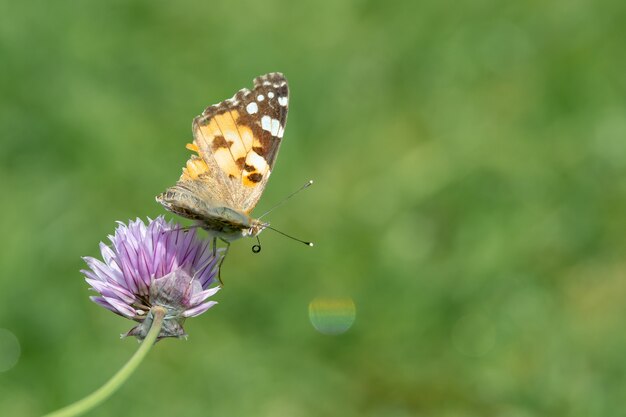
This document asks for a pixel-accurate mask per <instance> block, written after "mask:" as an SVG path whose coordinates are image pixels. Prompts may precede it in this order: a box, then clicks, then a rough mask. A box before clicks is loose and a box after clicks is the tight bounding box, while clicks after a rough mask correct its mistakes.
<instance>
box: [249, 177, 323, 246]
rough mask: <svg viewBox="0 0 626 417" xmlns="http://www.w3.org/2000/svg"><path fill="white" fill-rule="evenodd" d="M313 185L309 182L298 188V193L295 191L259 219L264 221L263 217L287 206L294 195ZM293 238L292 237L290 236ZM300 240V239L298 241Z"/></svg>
mask: <svg viewBox="0 0 626 417" xmlns="http://www.w3.org/2000/svg"><path fill="white" fill-rule="evenodd" d="M312 184H313V180H309V181H307V182H306V184H304V185H303V186H302V187H300V188H298V189H297V190H296V191H294V192H293V193H291V194H289V195H288V196H287V197H285V198H283V200H282V201H280V202H279V203H278V204H276V205H274V207H272V208H271V209H269V210H268V211H266V212H265V213H263V214H261V215H260V216H259V217H258V219H262V218H263V217H265V216H266V215H268V214H270V213H271V212H272V211H274V209H277V208H278V207H280V206H282V205H283V204H285V202H286V201H287V200H289V199H290V198H291V197H293V196H294V195H296V194H298V193H299V192H300V191H302V190H304V189H305V188H308V187H310V186H311V185H312ZM277 231H278V230H277ZM290 237H291V236H290ZM296 240H298V239H296Z"/></svg>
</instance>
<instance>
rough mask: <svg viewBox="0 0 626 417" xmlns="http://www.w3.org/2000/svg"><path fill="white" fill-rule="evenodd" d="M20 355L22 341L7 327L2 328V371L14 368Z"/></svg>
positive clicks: (0, 366)
mask: <svg viewBox="0 0 626 417" xmlns="http://www.w3.org/2000/svg"><path fill="white" fill-rule="evenodd" d="M19 357H20V342H19V341H18V340H17V337H15V335H14V334H13V333H11V332H10V331H8V330H7V329H0V372H5V371H8V370H9V369H11V368H13V367H14V366H15V364H16V363H17V360H18V359H19Z"/></svg>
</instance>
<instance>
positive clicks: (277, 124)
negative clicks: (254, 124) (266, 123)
mask: <svg viewBox="0 0 626 417" xmlns="http://www.w3.org/2000/svg"><path fill="white" fill-rule="evenodd" d="M278 129H280V122H279V121H278V120H276V119H272V131H271V133H272V136H278Z"/></svg>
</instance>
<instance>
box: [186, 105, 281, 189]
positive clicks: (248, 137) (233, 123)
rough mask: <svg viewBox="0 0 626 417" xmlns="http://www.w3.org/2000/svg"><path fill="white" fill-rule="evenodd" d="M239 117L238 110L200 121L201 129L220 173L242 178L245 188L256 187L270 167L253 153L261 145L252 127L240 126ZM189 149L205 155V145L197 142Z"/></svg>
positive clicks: (199, 126)
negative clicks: (203, 146)
mask: <svg viewBox="0 0 626 417" xmlns="http://www.w3.org/2000/svg"><path fill="white" fill-rule="evenodd" d="M239 117H240V115H239V112H238V111H237V110H230V111H226V112H224V113H222V114H217V115H215V116H213V117H212V118H210V119H207V120H201V121H200V123H199V124H198V130H199V133H200V135H201V137H202V138H203V140H204V141H205V142H206V145H207V147H208V148H209V149H210V151H211V152H210V153H211V154H212V157H213V158H214V159H215V162H216V163H217V166H218V167H219V168H220V170H222V172H224V173H225V174H226V175H227V176H228V177H229V178H241V183H242V184H243V185H244V186H246V187H255V186H256V185H258V184H259V183H260V182H261V180H262V179H263V177H264V176H265V174H266V173H267V172H268V170H269V165H268V164H267V162H266V161H265V159H264V158H263V157H261V156H260V155H259V154H258V153H257V152H256V151H255V150H253V149H254V148H256V149H260V148H261V147H262V145H261V142H260V140H259V139H258V138H257V137H255V136H254V133H253V132H252V129H251V128H250V127H248V126H246V125H244V124H241V123H238V120H239ZM203 122H204V123H203ZM187 149H190V150H192V151H196V152H198V153H199V154H200V155H201V156H203V155H202V144H200V146H198V143H197V142H196V141H194V144H192V145H190V146H187Z"/></svg>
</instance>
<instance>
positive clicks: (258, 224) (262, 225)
mask: <svg viewBox="0 0 626 417" xmlns="http://www.w3.org/2000/svg"><path fill="white" fill-rule="evenodd" d="M269 225H270V224H269V223H266V222H263V221H261V220H258V219H251V221H250V228H249V229H248V231H247V233H246V234H245V235H246V236H248V237H255V236H257V235H258V234H259V233H261V232H262V231H263V230H265V229H266V228H267V227H268V226H269Z"/></svg>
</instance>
